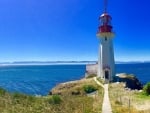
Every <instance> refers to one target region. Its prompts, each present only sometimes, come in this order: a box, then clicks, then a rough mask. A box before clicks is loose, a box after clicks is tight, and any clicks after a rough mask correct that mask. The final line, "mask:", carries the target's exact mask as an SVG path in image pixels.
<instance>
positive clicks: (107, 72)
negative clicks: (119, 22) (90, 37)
mask: <svg viewBox="0 0 150 113" xmlns="http://www.w3.org/2000/svg"><path fill="white" fill-rule="evenodd" d="M114 69H115V63H114V50H113V43H112V38H110V37H109V38H108V37H105V38H100V47H99V59H98V71H97V72H98V77H100V78H102V79H104V80H105V82H111V81H112V80H113V77H114V76H115V70H114Z"/></svg>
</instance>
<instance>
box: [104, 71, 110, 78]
mask: <svg viewBox="0 0 150 113" xmlns="http://www.w3.org/2000/svg"><path fill="white" fill-rule="evenodd" d="M105 79H109V71H105Z"/></svg>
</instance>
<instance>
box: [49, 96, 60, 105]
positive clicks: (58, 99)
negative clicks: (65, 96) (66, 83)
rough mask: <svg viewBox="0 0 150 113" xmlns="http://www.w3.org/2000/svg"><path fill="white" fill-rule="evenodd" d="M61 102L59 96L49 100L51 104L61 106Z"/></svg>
mask: <svg viewBox="0 0 150 113" xmlns="http://www.w3.org/2000/svg"><path fill="white" fill-rule="evenodd" d="M61 101H62V100H61V98H60V96H59V95H52V97H51V98H50V99H49V103H50V104H60V103H61Z"/></svg>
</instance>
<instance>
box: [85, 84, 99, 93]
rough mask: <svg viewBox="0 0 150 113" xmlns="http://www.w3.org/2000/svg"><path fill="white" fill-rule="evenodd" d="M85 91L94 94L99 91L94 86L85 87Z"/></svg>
mask: <svg viewBox="0 0 150 113" xmlns="http://www.w3.org/2000/svg"><path fill="white" fill-rule="evenodd" d="M83 89H84V91H85V92H86V93H92V92H94V91H96V90H97V88H96V87H94V86H93V85H85V86H83Z"/></svg>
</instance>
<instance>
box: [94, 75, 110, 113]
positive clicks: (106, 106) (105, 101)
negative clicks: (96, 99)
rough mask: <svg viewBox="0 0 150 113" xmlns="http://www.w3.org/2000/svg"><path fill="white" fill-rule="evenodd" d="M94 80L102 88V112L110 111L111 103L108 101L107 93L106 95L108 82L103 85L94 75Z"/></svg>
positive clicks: (108, 112)
mask: <svg viewBox="0 0 150 113" xmlns="http://www.w3.org/2000/svg"><path fill="white" fill-rule="evenodd" d="M94 80H95V82H96V83H97V84H98V85H100V86H101V87H103V88H104V99H103V105H102V113H112V109H111V104H110V101H109V95H108V84H105V85H103V84H102V83H100V82H99V81H98V80H97V79H96V77H94Z"/></svg>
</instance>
